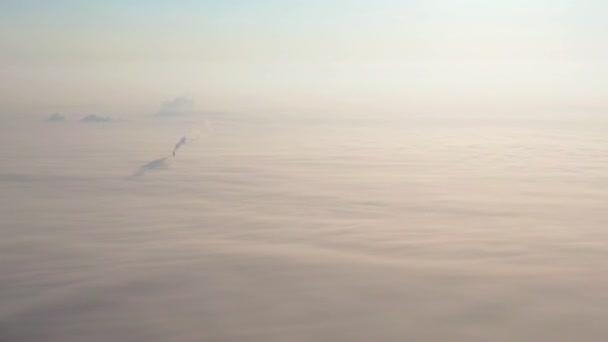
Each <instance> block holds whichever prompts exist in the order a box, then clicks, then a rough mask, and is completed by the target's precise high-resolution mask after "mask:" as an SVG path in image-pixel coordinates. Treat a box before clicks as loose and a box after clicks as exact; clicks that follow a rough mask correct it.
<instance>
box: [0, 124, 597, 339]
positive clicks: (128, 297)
mask: <svg viewBox="0 0 608 342" xmlns="http://www.w3.org/2000/svg"><path fill="white" fill-rule="evenodd" d="M156 120H157V119H156V118H145V119H142V120H139V121H132V122H104V123H99V124H94V125H89V124H82V123H79V122H78V121H67V122H59V123H57V122H52V123H50V122H42V121H44V120H41V122H39V123H29V124H11V125H3V126H2V128H1V134H0V146H2V147H1V148H0V156H1V160H2V163H1V164H0V200H1V201H2V205H1V206H0V218H1V221H0V222H1V232H2V239H1V240H0V260H1V262H0V279H1V281H0V301H1V303H2V305H0V340H1V341H28V342H29V341H61V342H70V341H83V340H86V341H108V340H112V341H404V340H411V341H531V342H532V341H534V342H536V341H573V340H579V341H602V340H603V339H604V337H605V336H606V335H607V334H608V329H607V328H606V325H605V324H604V322H605V321H606V320H607V319H608V297H607V295H606V291H605V289H606V286H608V277H606V276H605V274H606V273H607V271H608V267H607V264H606V258H607V257H608V235H607V232H606V230H605V227H606V226H607V225H608V214H607V212H606V203H608V195H607V194H608V180H607V179H606V174H607V172H608V169H607V168H608V166H607V165H608V160H607V159H606V155H607V152H608V151H607V148H608V141H607V140H606V136H608V135H607V134H606V133H607V132H608V127H606V126H605V125H604V126H602V125H601V124H597V123H593V122H584V121H578V122H561V123H560V122H556V121H553V122H547V121H528V122H518V121H512V122H508V123H505V122H499V123H493V122H487V121H485V122H466V123H461V124H454V123H450V124H446V123H444V122H436V121H433V122H431V121H429V122H420V121H417V122H416V121H412V122H410V123H408V124H403V123H401V124H391V125H387V124H383V123H370V122H367V123H365V124H362V123H344V122H343V123H338V122H335V123H332V124H327V123H326V124H320V123H314V122H308V123H296V122H273V123H268V122H251V121H249V122H243V121H241V122H239V121H234V120H232V121H218V122H214V123H213V124H212V125H209V124H204V123H203V122H202V121H201V122H200V123H196V122H190V123H181V122H166V121H163V122H159V121H156ZM206 127H212V128H206ZM192 132H195V133H192ZM184 135H186V136H187V137H188V142H187V144H185V145H183V146H181V147H180V149H179V151H178V153H177V154H176V156H172V154H171V152H172V151H173V149H174V148H175V144H176V142H178V141H180V138H181V137H182V136H184ZM190 137H192V138H190Z"/></svg>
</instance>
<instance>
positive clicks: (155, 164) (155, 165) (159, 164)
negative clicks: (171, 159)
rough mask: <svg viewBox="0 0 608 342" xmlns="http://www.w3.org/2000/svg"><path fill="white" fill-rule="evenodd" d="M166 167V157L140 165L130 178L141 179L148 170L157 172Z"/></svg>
mask: <svg viewBox="0 0 608 342" xmlns="http://www.w3.org/2000/svg"><path fill="white" fill-rule="evenodd" d="M166 167H167V157H165V158H160V159H156V160H153V161H151V162H149V163H146V164H144V165H142V166H141V167H140V168H139V169H138V170H137V171H136V172H135V173H134V174H133V175H132V176H131V177H141V176H143V175H144V174H146V172H148V171H150V170H159V169H164V168H166Z"/></svg>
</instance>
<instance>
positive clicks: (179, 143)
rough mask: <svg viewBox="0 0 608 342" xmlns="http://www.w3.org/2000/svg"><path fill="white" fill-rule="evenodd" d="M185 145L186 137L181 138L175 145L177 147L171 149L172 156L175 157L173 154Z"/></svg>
mask: <svg viewBox="0 0 608 342" xmlns="http://www.w3.org/2000/svg"><path fill="white" fill-rule="evenodd" d="M185 144H186V137H182V139H181V140H180V141H179V142H178V143H177V145H175V148H174V149H173V156H175V152H177V150H179V148H180V147H181V146H182V145H185Z"/></svg>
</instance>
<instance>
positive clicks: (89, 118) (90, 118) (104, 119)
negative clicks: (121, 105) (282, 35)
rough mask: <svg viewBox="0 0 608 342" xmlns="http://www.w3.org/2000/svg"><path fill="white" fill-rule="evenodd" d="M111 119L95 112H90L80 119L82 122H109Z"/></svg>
mask: <svg viewBox="0 0 608 342" xmlns="http://www.w3.org/2000/svg"><path fill="white" fill-rule="evenodd" d="M109 121H111V119H110V118H109V117H106V116H98V115H95V114H90V115H87V116H85V117H84V118H82V119H81V120H80V122H109Z"/></svg>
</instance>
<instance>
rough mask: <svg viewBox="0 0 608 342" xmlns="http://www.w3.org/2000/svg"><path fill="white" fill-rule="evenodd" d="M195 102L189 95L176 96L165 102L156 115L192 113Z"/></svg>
mask: <svg viewBox="0 0 608 342" xmlns="http://www.w3.org/2000/svg"><path fill="white" fill-rule="evenodd" d="M193 112H194V102H193V101H192V100H191V99H189V98H187V97H176V98H174V99H173V100H171V101H167V102H165V103H163V105H162V106H161V108H160V110H159V111H158V112H157V113H156V116H180V115H187V114H192V113H193Z"/></svg>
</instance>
